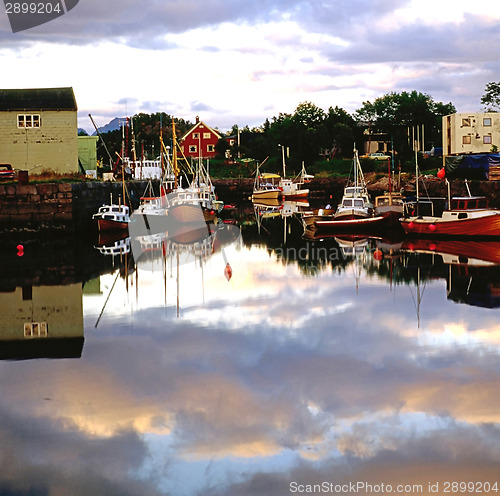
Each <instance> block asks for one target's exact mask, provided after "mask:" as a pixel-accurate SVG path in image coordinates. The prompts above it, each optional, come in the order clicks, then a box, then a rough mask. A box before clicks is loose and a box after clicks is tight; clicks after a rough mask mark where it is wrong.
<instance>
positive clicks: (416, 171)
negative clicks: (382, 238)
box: [413, 141, 420, 216]
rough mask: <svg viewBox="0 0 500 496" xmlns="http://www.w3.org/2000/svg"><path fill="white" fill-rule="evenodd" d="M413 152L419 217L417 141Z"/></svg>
mask: <svg viewBox="0 0 500 496" xmlns="http://www.w3.org/2000/svg"><path fill="white" fill-rule="evenodd" d="M413 150H414V151H415V178H416V183H415V186H416V193H417V216H418V215H419V201H420V198H419V191H418V151H417V146H416V143H415V141H413Z"/></svg>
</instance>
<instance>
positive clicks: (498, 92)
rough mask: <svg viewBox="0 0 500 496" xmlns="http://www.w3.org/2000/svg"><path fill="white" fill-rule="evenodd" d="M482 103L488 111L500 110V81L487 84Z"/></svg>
mask: <svg viewBox="0 0 500 496" xmlns="http://www.w3.org/2000/svg"><path fill="white" fill-rule="evenodd" d="M481 103H482V104H483V105H484V107H485V110H486V111H487V112H496V111H497V110H500V82H499V83H488V84H487V85H486V89H485V93H484V95H483V96H482V97H481Z"/></svg>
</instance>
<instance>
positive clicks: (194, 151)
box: [189, 145, 198, 153]
mask: <svg viewBox="0 0 500 496" xmlns="http://www.w3.org/2000/svg"><path fill="white" fill-rule="evenodd" d="M197 151H198V147H197V146H196V145H189V153H196V152H197Z"/></svg>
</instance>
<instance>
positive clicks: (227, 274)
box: [224, 263, 233, 281]
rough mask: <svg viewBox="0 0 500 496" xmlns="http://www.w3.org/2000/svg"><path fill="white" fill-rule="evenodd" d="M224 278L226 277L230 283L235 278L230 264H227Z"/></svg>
mask: <svg viewBox="0 0 500 496" xmlns="http://www.w3.org/2000/svg"><path fill="white" fill-rule="evenodd" d="M224 276H226V279H227V280H228V281H229V280H230V279H231V277H232V276H233V269H232V268H231V266H230V265H229V264H228V263H227V264H226V267H225V268H224Z"/></svg>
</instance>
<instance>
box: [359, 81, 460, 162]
mask: <svg viewBox="0 0 500 496" xmlns="http://www.w3.org/2000/svg"><path fill="white" fill-rule="evenodd" d="M454 112H456V110H455V107H454V106H453V105H452V104H451V103H447V104H444V103H440V102H439V103H436V102H434V100H433V99H432V97H431V96H430V95H426V94H424V93H420V92H417V91H412V92H411V93H408V92H406V91H404V92H402V93H395V92H391V93H388V94H386V95H384V96H382V97H380V98H377V99H375V101H374V102H373V103H371V102H364V103H363V106H362V107H361V108H360V109H358V110H357V111H356V116H357V118H358V121H360V122H365V124H366V125H368V126H369V127H372V128H374V129H375V130H377V131H379V132H384V133H387V134H388V135H390V136H391V138H392V139H393V142H394V147H395V149H396V151H397V152H398V153H399V154H400V155H401V156H402V157H403V158H406V157H408V156H409V154H410V151H411V148H412V146H411V143H409V137H408V130H409V129H410V128H412V127H413V126H424V128H425V138H426V142H429V143H434V144H435V143H439V144H441V129H442V125H441V121H442V117H443V116H444V115H447V114H452V113H454Z"/></svg>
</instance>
